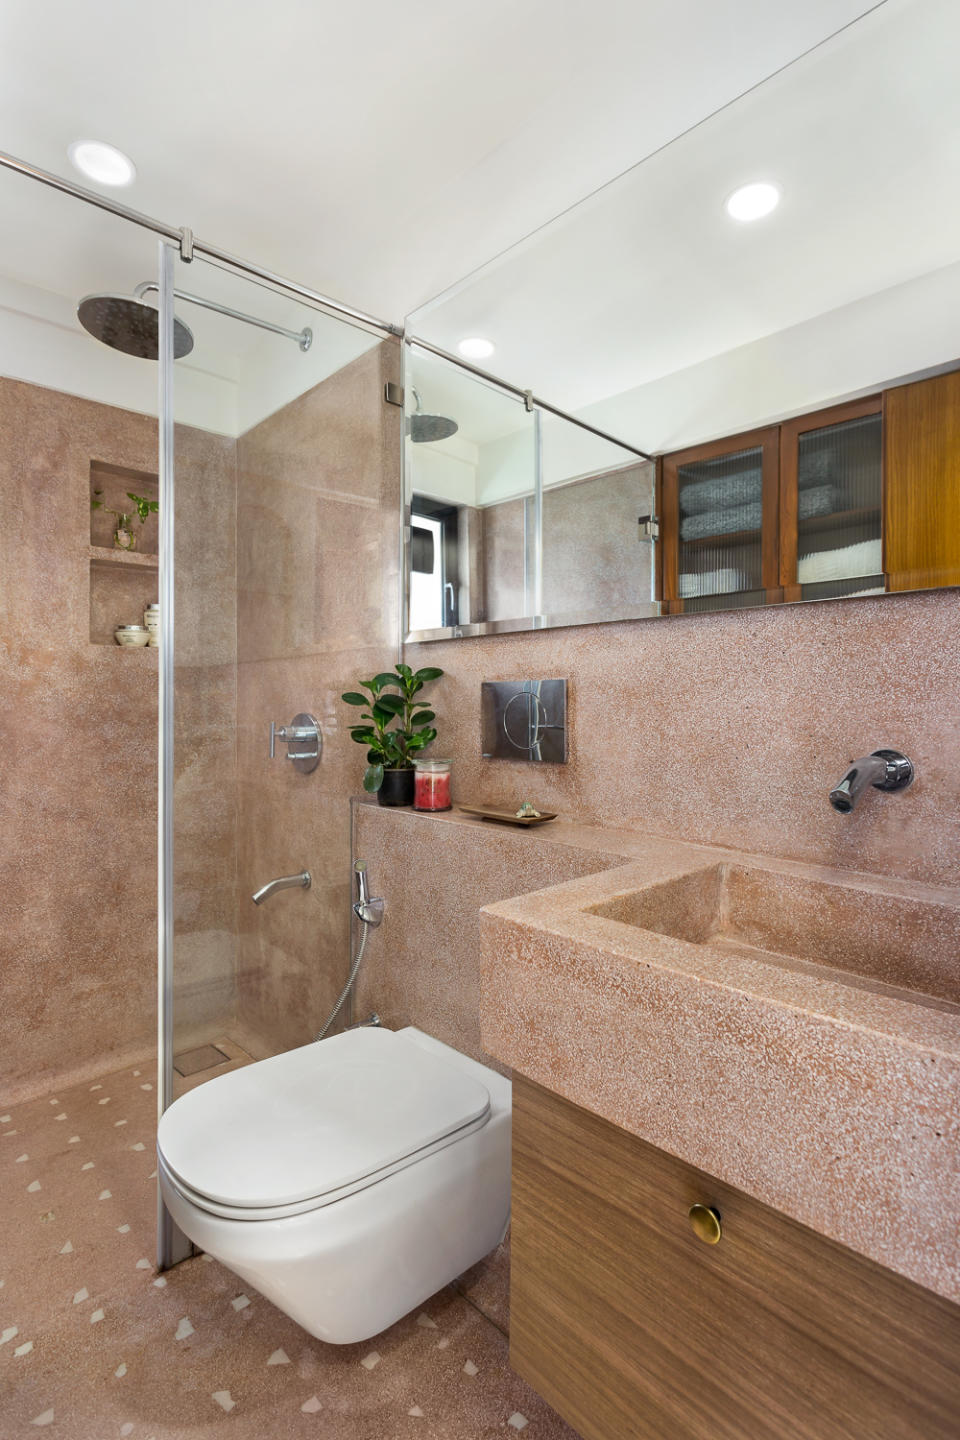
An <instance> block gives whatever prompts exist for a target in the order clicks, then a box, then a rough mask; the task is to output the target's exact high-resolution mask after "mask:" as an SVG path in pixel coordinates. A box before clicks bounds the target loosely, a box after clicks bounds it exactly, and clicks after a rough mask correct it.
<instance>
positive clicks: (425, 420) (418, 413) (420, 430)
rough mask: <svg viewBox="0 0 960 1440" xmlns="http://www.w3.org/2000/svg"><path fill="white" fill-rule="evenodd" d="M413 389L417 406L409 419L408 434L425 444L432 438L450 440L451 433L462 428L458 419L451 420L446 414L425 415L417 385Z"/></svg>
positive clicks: (413, 439)
mask: <svg viewBox="0 0 960 1440" xmlns="http://www.w3.org/2000/svg"><path fill="white" fill-rule="evenodd" d="M411 389H413V398H414V400H415V401H416V404H417V408H416V409H415V410H414V412H413V414H412V415H411V416H410V417H409V419H408V420H407V434H408V435H409V436H410V439H411V440H412V441H413V443H414V444H415V445H423V444H425V443H429V442H430V441H431V440H448V439H449V438H450V436H451V435H456V433H457V431H458V430H459V429H460V426H459V425H458V424H457V422H456V420H451V419H449V417H448V416H446V415H425V414H424V412H423V402H422V401H421V399H420V391H419V390H417V389H416V388H415V387H411Z"/></svg>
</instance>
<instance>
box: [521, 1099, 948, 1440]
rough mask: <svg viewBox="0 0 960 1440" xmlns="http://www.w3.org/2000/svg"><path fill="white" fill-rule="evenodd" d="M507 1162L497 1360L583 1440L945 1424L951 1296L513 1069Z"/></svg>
mask: <svg viewBox="0 0 960 1440" xmlns="http://www.w3.org/2000/svg"><path fill="white" fill-rule="evenodd" d="M513 1165H514V1169H513V1231H512V1284H511V1289H512V1307H511V1308H512V1317H511V1337H510V1359H511V1364H512V1366H513V1368H514V1369H515V1370H516V1371H518V1373H519V1374H520V1375H522V1376H523V1378H524V1379H525V1380H527V1381H528V1382H529V1383H530V1384H531V1385H532V1386H533V1387H534V1388H535V1389H536V1390H538V1391H539V1392H540V1394H541V1395H543V1396H544V1398H545V1399H546V1400H547V1401H548V1402H549V1403H550V1404H551V1405H553V1406H554V1408H555V1409H556V1410H558V1411H559V1413H560V1414H561V1415H562V1416H563V1417H564V1418H565V1419H566V1420H567V1421H569V1423H570V1424H571V1425H573V1426H574V1428H575V1429H576V1430H578V1431H579V1432H580V1434H581V1435H582V1436H584V1437H585V1440H948V1437H949V1440H957V1436H958V1435H960V1307H957V1306H954V1305H951V1304H949V1303H948V1302H947V1301H945V1300H943V1299H941V1298H940V1297H938V1296H936V1295H933V1294H932V1293H931V1292H929V1291H926V1290H923V1289H921V1288H920V1287H919V1286H917V1285H914V1284H912V1283H911V1282H909V1281H906V1280H903V1279H901V1278H900V1277H898V1276H896V1275H894V1274H893V1273H892V1272H890V1271H888V1270H885V1269H883V1268H882V1267H880V1266H878V1265H876V1264H874V1263H873V1262H871V1261H868V1260H865V1259H863V1258H862V1257H860V1256H857V1255H854V1254H853V1253H852V1252H851V1251H849V1250H846V1249H845V1248H843V1247H842V1246H839V1245H836V1244H834V1243H833V1242H831V1241H829V1240H826V1239H824V1238H823V1237H821V1236H818V1235H816V1234H814V1233H813V1232H812V1231H810V1230H808V1229H806V1228H805V1227H804V1226H801V1225H798V1224H796V1223H795V1222H793V1221H791V1220H788V1219H787V1218H786V1217H784V1216H783V1215H780V1214H778V1213H777V1212H775V1211H773V1210H771V1209H769V1208H768V1207H766V1206H764V1205H761V1204H759V1203H758V1202H757V1201H755V1200H752V1199H750V1198H749V1197H748V1196H746V1195H744V1194H742V1193H741V1192H739V1191H737V1190H734V1189H732V1188H731V1187H729V1186H725V1185H721V1184H720V1183H719V1182H717V1181H715V1180H712V1179H711V1178H710V1177H709V1176H706V1175H704V1174H702V1173H701V1172H699V1171H697V1170H695V1169H693V1168H691V1167H690V1166H688V1165H684V1164H683V1163H681V1162H680V1161H679V1160H676V1159H674V1158H673V1157H671V1156H669V1155H667V1154H665V1153H664V1152H663V1151H660V1150H656V1149H654V1148H653V1147H651V1146H649V1145H647V1144H645V1143H644V1142H643V1141H641V1140H638V1139H636V1138H635V1137H634V1136H631V1135H628V1134H627V1133H626V1132H625V1131H623V1130H620V1129H618V1128H617V1127H616V1126H614V1125H611V1124H609V1123H608V1122H607V1121H605V1120H601V1119H598V1118H597V1117H596V1116H594V1115H590V1114H588V1113H587V1112H586V1111H584V1110H580V1109H578V1108H577V1107H576V1106H574V1105H571V1104H569V1103H568V1102H566V1101H564V1100H561V1099H560V1098H559V1097H558V1096H556V1095H553V1094H551V1093H550V1092H548V1091H546V1090H543V1089H541V1088H539V1087H538V1086H536V1085H534V1084H532V1083H531V1082H530V1081H528V1080H525V1079H523V1077H521V1076H516V1077H515V1081H514V1162H513ZM851 1203H855V1197H851ZM696 1204H703V1205H706V1206H711V1207H715V1208H716V1210H717V1211H718V1212H719V1215H720V1219H721V1227H722V1237H721V1239H720V1242H719V1243H718V1244H716V1245H711V1244H706V1243H704V1242H703V1240H701V1239H698V1238H697V1235H696V1234H695V1233H694V1230H693V1228H692V1227H691V1224H690V1220H689V1210H690V1208H691V1206H693V1205H696Z"/></svg>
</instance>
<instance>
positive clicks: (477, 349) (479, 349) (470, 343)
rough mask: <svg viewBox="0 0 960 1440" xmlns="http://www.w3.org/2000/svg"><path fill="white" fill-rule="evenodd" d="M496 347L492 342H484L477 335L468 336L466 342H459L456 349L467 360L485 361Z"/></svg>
mask: <svg viewBox="0 0 960 1440" xmlns="http://www.w3.org/2000/svg"><path fill="white" fill-rule="evenodd" d="M496 348H497V347H496V346H495V345H494V343H493V341H492V340H484V339H483V338H482V337H481V336H479V335H468V336H467V338H466V340H461V341H460V344H459V345H458V346H457V349H458V350H459V351H460V354H461V355H463V356H464V357H465V358H466V359H467V360H487V359H489V357H490V356H491V355H492V354H493V352H494V350H495V349H496Z"/></svg>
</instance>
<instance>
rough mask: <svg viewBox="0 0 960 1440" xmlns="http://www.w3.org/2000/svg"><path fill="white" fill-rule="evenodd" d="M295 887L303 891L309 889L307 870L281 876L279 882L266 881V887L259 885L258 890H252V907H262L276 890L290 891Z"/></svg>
mask: <svg viewBox="0 0 960 1440" xmlns="http://www.w3.org/2000/svg"><path fill="white" fill-rule="evenodd" d="M297 885H299V886H301V887H302V889H304V890H309V889H310V871H309V870H301V871H300V874H299V875H281V876H280V878H279V880H268V881H267V883H266V885H261V886H260V889H259V890H254V892H253V895H252V896H251V899H252V900H253V903H254V905H262V904H263V902H264V900H269V899H270V896H271V895H273V894H275V892H276V891H277V890H292V889H294V887H295V886H297Z"/></svg>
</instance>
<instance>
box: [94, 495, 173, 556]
mask: <svg viewBox="0 0 960 1440" xmlns="http://www.w3.org/2000/svg"><path fill="white" fill-rule="evenodd" d="M93 494H94V497H96V496H97V495H102V494H103V491H102V490H94V492H93ZM127 499H128V500H132V501H133V505H132V506H131V508H130V509H129V510H113V509H112V508H111V507H110V506H109V505H104V503H103V501H102V500H97V499H96V498H94V499H92V500H91V501H90V509H91V510H102V511H103V512H104V514H105V515H114V516H115V517H116V521H117V524H116V528H115V530H114V532H113V543H114V547H115V548H116V549H117V550H136V548H137V535H136V531H135V530H134V528H133V514H134V511H136V513H137V515H139V517H140V524H141V526H143V525H145V524H146V523H147V520H148V519H149V517H150V516H151V515H156V514H157V513H158V512H159V510H160V501H159V500H148V499H147V497H146V496H145V495H134V494H133V492H132V491H131V490H128V491H127Z"/></svg>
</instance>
